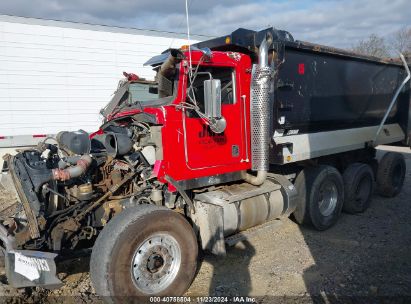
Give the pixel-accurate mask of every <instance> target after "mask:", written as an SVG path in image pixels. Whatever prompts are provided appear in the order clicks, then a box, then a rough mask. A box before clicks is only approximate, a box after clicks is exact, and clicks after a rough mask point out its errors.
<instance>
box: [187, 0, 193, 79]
mask: <svg viewBox="0 0 411 304" xmlns="http://www.w3.org/2000/svg"><path fill="white" fill-rule="evenodd" d="M186 20H187V44H188V61H189V67H190V69H189V72H188V73H189V75H190V78H191V77H192V69H193V66H192V64H191V46H190V22H189V18H188V0H186Z"/></svg>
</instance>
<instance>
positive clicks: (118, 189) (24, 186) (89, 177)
mask: <svg viewBox="0 0 411 304" xmlns="http://www.w3.org/2000/svg"><path fill="white" fill-rule="evenodd" d="M160 128H161V127H160V126H152V125H149V124H148V123H146V122H140V121H137V120H135V119H134V118H133V117H126V118H124V119H123V121H121V122H118V123H117V122H113V123H111V124H107V125H106V126H105V129H104V130H101V132H100V134H97V135H95V136H94V137H93V138H92V139H90V137H89V134H87V133H86V132H84V131H77V132H60V133H59V134H58V135H57V137H56V138H53V139H47V140H46V141H45V142H42V143H40V144H39V145H38V146H37V147H35V148H31V149H27V150H23V151H19V152H18V153H17V154H16V155H15V156H12V155H6V156H5V157H4V160H5V162H4V167H3V172H2V173H3V174H2V179H1V184H2V186H3V187H4V188H5V189H7V190H8V191H13V192H15V193H16V197H17V201H15V202H14V201H11V202H10V203H9V204H7V203H3V206H0V240H1V249H2V251H3V253H4V258H5V266H6V275H7V278H8V282H9V284H10V285H12V286H14V287H28V286H41V287H45V288H56V287H59V286H60V285H61V281H60V280H59V279H58V278H57V275H56V264H55V261H54V259H55V258H56V257H57V256H59V257H64V256H66V255H70V256H73V253H75V252H77V251H78V250H79V251H84V250H89V249H90V248H92V246H93V244H94V241H95V239H96V237H97V235H98V234H99V233H100V231H101V230H102V229H103V227H104V226H105V225H106V224H107V222H108V221H109V220H111V218H112V217H113V216H115V215H116V214H118V213H119V212H122V211H123V210H124V209H126V208H128V207H131V206H136V205H138V204H145V203H161V201H162V199H163V197H162V193H163V189H164V185H163V184H162V183H160V182H159V181H157V179H156V178H155V176H154V175H153V165H154V162H155V160H156V159H157V158H158V157H160V156H161V132H159V130H160ZM153 193H154V194H155V195H153Z"/></svg>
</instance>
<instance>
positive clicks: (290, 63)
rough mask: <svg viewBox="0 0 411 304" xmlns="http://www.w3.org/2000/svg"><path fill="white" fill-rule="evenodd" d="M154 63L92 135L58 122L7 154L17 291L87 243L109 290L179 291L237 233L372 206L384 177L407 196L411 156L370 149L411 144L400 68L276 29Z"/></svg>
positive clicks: (328, 222) (3, 216) (0, 228)
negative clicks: (50, 133)
mask: <svg viewBox="0 0 411 304" xmlns="http://www.w3.org/2000/svg"><path fill="white" fill-rule="evenodd" d="M147 65H150V66H152V67H153V69H154V70H155V71H156V73H157V74H156V78H155V80H154V81H147V80H142V79H140V78H139V77H138V75H134V74H126V75H127V78H126V79H124V80H123V81H121V82H120V84H119V87H118V88H117V91H116V93H115V94H114V96H113V98H112V100H111V101H110V102H109V103H108V104H107V106H106V107H105V108H104V109H102V110H101V114H102V115H103V117H104V122H103V124H102V125H101V127H100V128H99V130H98V131H96V132H95V133H93V134H88V133H86V132H84V131H82V130H79V131H77V132H67V131H66V132H65V131H62V132H60V133H59V134H58V135H57V136H56V137H55V138H54V137H53V138H47V139H45V140H44V141H43V142H41V143H40V144H39V145H38V146H37V147H35V148H30V149H26V150H21V151H18V153H17V154H16V155H14V156H11V155H7V156H6V157H5V164H4V167H3V175H2V183H3V185H6V188H7V189H9V190H11V191H15V192H16V194H17V200H16V201H15V202H14V201H13V202H10V204H8V205H7V206H3V207H2V209H1V210H2V211H1V212H0V224H1V225H0V239H1V248H2V252H3V254H4V259H5V265H6V267H5V269H6V275H7V278H8V282H9V284H11V285H12V286H14V287H17V288H19V287H28V286H41V287H45V288H55V287H58V286H60V285H61V284H62V283H61V281H60V280H59V279H58V277H57V276H56V263H57V264H58V263H59V262H60V261H61V260H62V259H64V257H67V256H70V255H73V254H75V253H77V252H84V251H87V250H89V251H91V258H90V273H91V280H92V283H93V286H94V288H95V291H96V292H97V294H98V295H101V296H106V298H105V299H109V298H111V299H114V300H116V299H122V297H124V296H133V297H134V296H161V295H169V296H170V295H183V294H184V293H185V291H186V290H187V289H188V288H189V286H190V284H191V282H192V280H193V278H194V276H195V273H196V269H197V256H198V252H199V250H206V251H209V252H211V253H213V254H216V255H220V256H224V255H225V254H226V246H227V243H230V244H232V243H235V241H236V240H241V236H244V235H246V233H243V232H244V231H247V230H248V229H250V228H252V227H256V226H259V225H261V224H263V223H266V222H267V221H272V220H276V219H281V218H284V217H289V216H291V217H292V218H293V220H294V221H296V222H297V223H299V224H304V225H307V226H310V227H312V228H313V229H317V230H326V229H328V228H330V227H332V226H333V225H334V224H336V222H337V220H338V218H339V216H340V214H341V212H342V211H343V210H344V211H345V212H348V213H361V212H364V211H365V210H366V209H367V208H368V206H369V205H370V200H371V195H372V193H373V191H374V189H375V186H376V190H377V191H378V192H379V193H380V194H381V195H383V196H386V197H393V196H395V195H397V194H398V193H399V192H400V191H401V188H402V186H403V183H404V177H405V172H406V166H405V161H404V158H403V156H402V155H401V154H396V153H387V154H385V155H384V156H383V157H382V158H381V159H380V160H377V159H376V146H377V145H381V144H392V145H404V146H409V145H410V136H411V132H410V131H411V111H410V102H411V98H410V85H409V83H408V81H409V79H410V72H409V68H408V66H407V64H406V63H405V61H403V63H401V62H398V61H392V60H385V59H379V58H375V57H368V56H362V55H359V54H356V53H352V52H348V51H344V50H339V49H334V48H331V47H326V46H321V45H317V44H311V43H307V42H302V41H297V40H294V38H293V36H292V35H291V34H290V33H289V32H287V31H282V30H277V29H274V28H268V29H265V30H262V31H252V30H246V29H238V30H236V31H234V32H232V33H231V34H229V35H226V36H222V37H218V38H214V39H211V40H208V41H203V42H200V43H197V44H194V45H188V46H183V47H182V48H181V49H169V50H166V51H164V52H163V53H162V54H159V55H156V56H154V57H153V58H152V59H150V60H149V61H148V62H147ZM137 74H138V73H137ZM130 75H131V76H130ZM57 266H58V265H57ZM118 297H120V298H118Z"/></svg>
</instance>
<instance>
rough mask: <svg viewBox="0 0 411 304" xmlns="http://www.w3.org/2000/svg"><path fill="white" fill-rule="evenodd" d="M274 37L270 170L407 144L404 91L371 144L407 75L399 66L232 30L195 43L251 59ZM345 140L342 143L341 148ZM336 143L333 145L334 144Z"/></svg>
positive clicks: (282, 35)
mask: <svg viewBox="0 0 411 304" xmlns="http://www.w3.org/2000/svg"><path fill="white" fill-rule="evenodd" d="M266 34H269V35H271V36H272V37H273V43H272V45H271V48H270V54H269V59H270V60H271V62H272V65H273V67H274V70H275V75H274V76H273V77H272V93H273V94H272V98H271V106H270V110H271V113H270V116H271V137H272V144H271V148H270V162H271V164H285V163H290V162H296V161H302V160H307V159H312V158H315V157H319V156H324V155H330V154H334V153H341V152H346V151H350V150H355V149H362V148H364V147H365V146H366V145H367V144H369V145H371V146H375V145H377V144H383V143H394V142H396V141H401V142H403V143H405V144H408V143H409V139H408V136H409V133H410V117H409V113H410V111H409V110H410V109H409V107H410V102H411V98H410V86H409V83H408V84H407V85H406V86H405V87H404V88H403V89H402V91H401V93H400V94H399V96H398V98H397V100H396V103H395V104H394V107H393V108H392V109H391V111H390V112H389V115H388V119H387V120H386V122H385V125H386V126H387V129H385V131H384V132H383V133H385V134H383V135H382V136H380V137H379V138H378V140H375V137H376V136H375V135H376V133H377V130H378V126H379V125H380V124H381V122H382V120H383V117H384V115H385V114H386V113H387V110H388V108H389V105H390V103H391V101H392V99H393V96H394V94H395V92H396V90H397V88H398V87H399V86H400V85H401V83H402V81H403V80H404V78H405V77H406V76H407V73H406V70H405V68H404V66H403V65H402V64H401V62H395V61H393V60H383V59H380V58H376V57H370V56H363V55H359V54H356V53H353V52H349V51H345V50H340V49H335V48H331V47H326V46H321V45H317V44H311V43H307V42H302V41H294V38H293V37H292V35H291V34H290V33H288V32H285V31H279V30H275V29H273V28H269V29H266V30H262V31H259V32H254V31H250V30H245V29H238V30H236V31H234V32H233V33H232V34H231V35H228V36H224V37H220V38H215V39H212V40H209V41H204V42H200V43H198V44H196V46H197V47H200V48H202V47H209V48H211V49H212V50H220V51H236V52H241V53H246V54H249V55H250V56H251V57H252V58H254V62H255V56H254V54H255V50H256V48H257V47H258V46H259V44H260V42H261V39H262V37H264V35H266ZM341 137H344V138H346V139H347V140H344V141H340V140H339V138H341ZM333 141H335V142H333Z"/></svg>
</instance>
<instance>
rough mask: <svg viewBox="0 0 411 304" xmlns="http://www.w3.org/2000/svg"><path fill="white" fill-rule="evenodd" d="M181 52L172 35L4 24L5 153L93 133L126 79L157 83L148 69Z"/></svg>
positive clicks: (0, 36)
mask: <svg viewBox="0 0 411 304" xmlns="http://www.w3.org/2000/svg"><path fill="white" fill-rule="evenodd" d="M202 38H203V39H204V37H199V36H197V37H194V40H193V41H192V42H195V41H198V40H200V39H202ZM183 44H187V40H186V39H184V36H183V35H177V34H173V33H167V32H156V31H140V30H131V29H119V28H112V27H105V26H94V25H82V24H76V23H66V22H59V21H45V20H38V19H31V18H19V17H9V16H0V147H2V146H3V147H4V146H10V145H14V146H18V145H25V144H27V141H28V138H32V135H33V134H55V133H57V132H58V131H61V130H78V129H84V130H86V131H89V132H92V131H95V130H96V129H97V128H98V126H99V125H100V122H101V117H100V115H99V110H100V109H101V108H102V107H103V106H104V105H105V104H107V102H108V101H109V100H110V99H111V96H112V93H113V92H114V90H115V89H116V87H117V83H118V81H119V79H121V78H122V77H123V76H122V73H123V71H127V72H133V73H135V74H137V75H139V76H140V77H144V78H147V79H153V77H154V73H153V71H152V70H151V67H143V63H144V62H145V61H147V60H148V59H149V58H150V57H152V56H154V55H157V54H160V53H161V52H162V51H164V50H165V49H167V48H169V47H180V46H181V45H183ZM37 140H38V139H37Z"/></svg>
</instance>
